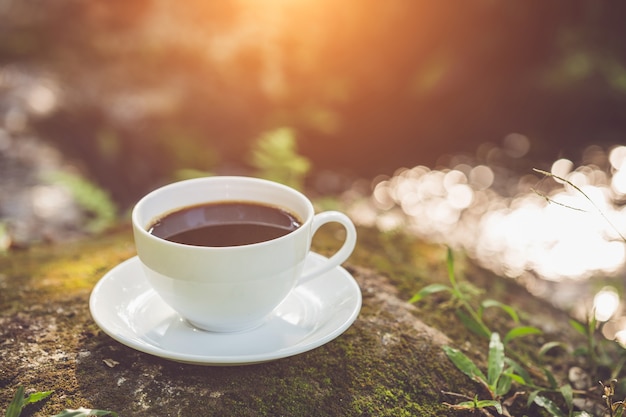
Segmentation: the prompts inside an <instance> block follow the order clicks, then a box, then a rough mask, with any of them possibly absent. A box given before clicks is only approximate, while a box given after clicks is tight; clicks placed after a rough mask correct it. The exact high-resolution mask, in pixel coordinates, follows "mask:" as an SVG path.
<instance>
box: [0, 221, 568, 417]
mask: <svg viewBox="0 0 626 417" xmlns="http://www.w3.org/2000/svg"><path fill="white" fill-rule="evenodd" d="M359 233H360V242H359V245H358V248H357V250H356V252H355V253H354V255H353V256H352V257H351V259H350V260H349V261H348V262H347V263H346V264H345V267H346V269H347V270H348V271H350V273H351V274H352V275H353V276H354V278H355V279H356V281H357V282H358V284H359V286H360V288H361V291H362V294H363V308H362V310H361V313H360V316H359V317H358V319H357V320H356V322H355V323H354V324H353V325H352V326H351V327H350V328H349V329H348V330H347V331H346V332H345V333H344V334H342V335H341V336H339V337H338V338H337V339H335V340H333V341H331V342H330V343H328V344H326V345H323V346H321V347H319V348H317V349H314V350H312V351H310V352H306V353H303V354H300V355H297V356H293V357H289V358H285V359H281V360H277V361H274V362H268V363H263V364H256V365H247V366H237V367H211V366H197V365H185V364H180V363H176V362H172V361H168V360H165V359H161V358H157V357H154V356H151V355H148V354H145V353H141V352H138V351H136V350H133V349H131V348H129V347H126V346H125V345H123V344H120V343H118V342H116V341H115V340H113V339H112V338H110V337H109V336H107V335H106V334H105V333H104V332H102V331H101V330H100V329H99V328H98V327H97V326H96V324H95V323H94V321H93V320H92V318H91V316H90V313H89V307H88V300H89V295H90V292H91V290H92V288H93V286H94V285H95V284H96V282H97V281H98V280H99V279H100V278H101V277H102V276H103V274H104V273H106V271H108V270H109V269H110V268H112V267H113V266H115V265H116V264H118V263H119V262H121V261H122V260H124V259H127V258H129V257H131V256H133V255H134V247H133V243H132V236H131V233H130V231H129V228H128V227H122V228H120V229H119V230H117V231H113V232H110V233H108V234H106V235H102V236H99V237H97V238H94V239H91V240H81V241H77V242H74V243H66V244H63V245H40V246H34V247H32V248H29V249H28V250H21V251H12V252H10V253H9V254H8V255H5V256H4V257H1V258H0V410H4V409H6V407H7V405H8V403H9V402H10V400H11V398H12V396H13V394H14V392H15V390H16V388H17V387H18V386H19V385H23V386H24V387H25V388H26V392H27V393H28V392H34V391H45V390H54V393H53V394H52V395H51V396H50V397H49V398H48V399H47V400H45V401H42V402H41V403H37V404H32V405H29V406H28V407H27V408H26V409H25V412H24V414H23V415H54V414H56V413H59V412H61V411H62V410H63V409H75V408H79V407H86V408H97V409H104V410H112V411H115V412H117V413H119V415H120V416H157V415H158V416H200V415H202V416H226V415H236V416H310V415H315V416H447V415H450V416H452V415H459V413H458V412H457V411H454V410H451V409H449V408H448V407H447V406H446V405H444V404H443V402H444V401H452V402H455V401H456V400H451V399H450V398H449V397H447V396H446V395H444V394H442V391H452V392H462V393H466V394H468V395H472V396H473V393H474V392H476V390H477V389H478V388H477V387H476V385H474V384H473V383H471V382H470V381H469V379H468V378H466V377H465V376H463V375H462V374H461V373H460V372H459V371H458V370H457V369H456V368H454V366H453V365H452V364H451V363H450V361H449V360H448V359H447V358H446V357H445V355H444V353H443V351H442V346H443V345H448V344H451V345H456V346H461V345H462V346H463V348H464V350H465V351H466V354H468V355H470V356H472V357H478V356H479V353H480V350H481V349H484V346H482V345H480V344H483V345H484V344H485V342H484V341H482V340H481V341H478V342H476V339H475V338H473V337H472V336H471V335H469V334H468V333H467V331H466V329H464V328H462V326H461V327H459V326H458V324H455V323H456V320H455V319H454V317H453V316H454V315H453V314H449V313H450V312H451V311H452V310H450V308H449V306H448V307H445V306H443V305H442V306H441V310H440V311H439V306H438V303H439V301H438V300H437V299H433V301H432V303H425V304H424V305H423V306H417V307H416V306H414V305H412V304H409V303H407V301H406V300H407V299H408V298H410V296H411V295H412V293H413V292H415V291H416V290H417V289H419V288H421V287H423V286H424V285H426V284H428V283H430V282H432V281H436V280H441V278H442V277H445V263H444V261H443V259H444V256H443V253H444V251H443V249H442V248H440V247H431V246H428V245H425V244H423V243H419V242H414V241H412V240H410V239H409V238H406V237H402V236H401V235H384V234H380V233H377V232H376V231H373V230H370V229H361V230H359ZM319 235H321V236H320V237H316V241H315V242H314V249H315V250H316V251H317V252H319V253H322V254H325V253H330V252H331V251H332V243H330V242H332V241H333V239H332V236H329V235H330V233H329V232H325V231H322V232H321V233H319ZM400 249H401V250H400ZM506 285H508V284H506ZM518 296H519V294H518ZM537 305H538V306H539V304H537ZM536 313H539V307H537V310H536ZM553 313H554V312H551V313H550V314H551V315H552V317H556V316H555V314H553ZM426 323H429V324H426Z"/></svg>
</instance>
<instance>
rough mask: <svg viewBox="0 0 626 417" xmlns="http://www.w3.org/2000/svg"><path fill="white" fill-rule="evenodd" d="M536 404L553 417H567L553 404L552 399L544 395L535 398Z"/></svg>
mask: <svg viewBox="0 0 626 417" xmlns="http://www.w3.org/2000/svg"><path fill="white" fill-rule="evenodd" d="M534 403H535V404H537V405H538V406H539V407H541V408H543V409H544V410H546V411H547V412H548V413H550V415H552V416H553V417H566V415H565V414H563V412H562V411H561V409H559V407H557V405H556V404H555V403H553V402H552V401H551V400H550V399H548V398H546V397H544V396H543V395H537V396H535V398H534Z"/></svg>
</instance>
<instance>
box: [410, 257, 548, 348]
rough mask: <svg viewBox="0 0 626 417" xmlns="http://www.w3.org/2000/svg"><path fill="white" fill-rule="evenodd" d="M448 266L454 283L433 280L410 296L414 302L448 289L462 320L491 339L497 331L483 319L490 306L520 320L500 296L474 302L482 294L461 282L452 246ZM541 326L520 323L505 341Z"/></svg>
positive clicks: (516, 321)
mask: <svg viewBox="0 0 626 417" xmlns="http://www.w3.org/2000/svg"><path fill="white" fill-rule="evenodd" d="M446 267H447V271H448V280H449V281H450V285H444V284H430V285H427V286H426V287H424V288H422V289H421V290H420V291H419V292H418V293H417V294H415V295H414V296H413V297H412V298H411V299H410V300H409V302H410V303H417V302H419V301H420V300H422V299H423V298H424V297H426V296H428V295H431V294H435V293H438V292H448V293H450V297H451V299H452V302H453V304H455V305H456V306H457V308H456V310H455V314H456V315H457V317H458V318H459V320H460V321H461V322H462V323H463V324H464V325H465V327H467V328H468V329H469V330H470V331H472V332H474V333H476V334H478V335H479V336H483V337H485V338H487V339H489V338H490V337H491V335H492V334H493V332H492V331H491V330H490V329H489V327H488V326H487V324H486V323H485V322H484V320H483V313H484V311H485V310H486V309H487V308H491V307H497V308H500V309H501V310H503V311H504V312H506V313H507V314H508V315H509V317H510V318H511V319H512V320H513V322H514V323H515V324H516V325H517V324H518V323H519V316H518V315H517V312H516V311H515V309H514V308H513V307H511V306H509V305H506V304H504V303H501V302H499V301H497V300H492V299H487V300H483V301H482V302H480V304H479V306H478V307H474V306H473V305H472V301H474V299H475V298H476V296H477V295H479V294H480V292H479V291H477V290H476V289H475V288H474V287H473V286H471V285H468V284H467V283H464V282H461V283H459V282H458V280H457V279H456V274H455V272H454V255H453V252H452V249H451V248H449V247H448V250H447V257H446ZM539 333H541V330H539V329H538V328H536V327H532V326H516V327H514V328H513V329H511V330H510V331H509V332H508V333H507V334H506V335H505V337H504V343H508V342H509V341H511V340H513V339H515V338H518V337H522V336H526V335H529V334H539Z"/></svg>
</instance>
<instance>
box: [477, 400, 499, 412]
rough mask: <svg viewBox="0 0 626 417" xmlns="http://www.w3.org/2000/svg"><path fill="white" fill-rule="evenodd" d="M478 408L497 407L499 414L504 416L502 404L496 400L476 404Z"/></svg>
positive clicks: (481, 401)
mask: <svg viewBox="0 0 626 417" xmlns="http://www.w3.org/2000/svg"><path fill="white" fill-rule="evenodd" d="M476 407H477V408H485V407H495V409H496V410H498V413H499V414H502V404H500V401H496V400H480V401H477V402H476Z"/></svg>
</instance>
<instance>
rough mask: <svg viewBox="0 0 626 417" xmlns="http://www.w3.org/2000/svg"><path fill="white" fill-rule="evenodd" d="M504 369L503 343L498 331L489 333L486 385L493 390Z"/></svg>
mask: <svg viewBox="0 0 626 417" xmlns="http://www.w3.org/2000/svg"><path fill="white" fill-rule="evenodd" d="M503 370H504V345H503V344H502V342H501V341H500V335H499V334H498V333H495V332H494V333H492V334H491V340H490V341H489V357H488V358H487V385H489V387H491V388H492V391H495V387H496V385H497V383H498V379H500V375H502V371H503Z"/></svg>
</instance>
